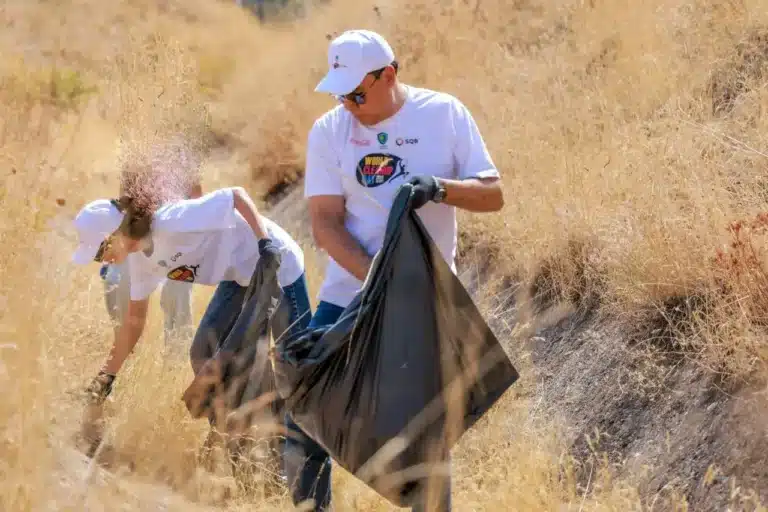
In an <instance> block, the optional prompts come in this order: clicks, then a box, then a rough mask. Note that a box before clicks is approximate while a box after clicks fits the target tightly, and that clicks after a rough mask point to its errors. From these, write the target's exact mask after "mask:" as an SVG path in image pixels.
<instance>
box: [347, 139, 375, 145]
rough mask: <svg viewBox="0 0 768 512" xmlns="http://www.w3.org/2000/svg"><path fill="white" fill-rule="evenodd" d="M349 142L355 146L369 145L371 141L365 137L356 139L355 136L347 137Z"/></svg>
mask: <svg viewBox="0 0 768 512" xmlns="http://www.w3.org/2000/svg"><path fill="white" fill-rule="evenodd" d="M349 142H351V143H352V144H354V145H355V146H370V145H371V141H369V140H365V139H356V138H354V137H352V138H351V139H349Z"/></svg>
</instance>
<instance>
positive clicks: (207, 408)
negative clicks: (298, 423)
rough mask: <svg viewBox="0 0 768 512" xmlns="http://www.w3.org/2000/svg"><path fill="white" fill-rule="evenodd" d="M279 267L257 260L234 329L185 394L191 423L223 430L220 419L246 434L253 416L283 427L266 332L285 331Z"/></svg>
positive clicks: (277, 261) (273, 261) (272, 261)
mask: <svg viewBox="0 0 768 512" xmlns="http://www.w3.org/2000/svg"><path fill="white" fill-rule="evenodd" d="M279 267H280V257H279V255H277V256H271V255H270V256H267V257H261V258H259V260H258V262H257V264H256V268H255V270H254V272H253V275H252V277H251V282H250V284H249V286H248V288H247V290H246V292H245V297H244V298H243V303H242V307H241V312H240V314H239V315H238V317H237V320H236V321H235V324H234V326H233V327H232V329H231V330H230V331H229V334H228V335H227V337H226V338H225V339H224V340H221V341H220V343H219V345H218V347H217V349H216V352H215V353H214V354H212V357H211V358H210V359H208V360H207V361H206V362H205V364H204V365H203V366H202V367H201V368H200V370H199V371H198V373H197V374H196V375H195V377H194V379H193V381H192V382H191V383H190V385H189V386H188V387H187V389H186V390H185V391H184V394H183V396H182V399H183V400H184V402H185V404H186V406H187V409H188V410H189V412H190V414H191V415H192V417H194V418H200V417H203V416H208V418H209V419H211V420H212V421H214V422H215V423H217V424H219V425H221V426H224V425H223V424H222V422H221V419H222V418H221V417H222V416H224V417H227V416H229V422H232V421H236V422H237V423H238V424H239V427H240V428H241V429H242V428H248V426H249V425H250V424H251V420H252V419H253V415H254V414H257V413H258V415H259V416H262V415H263V416H264V418H263V419H264V420H269V419H270V416H271V417H273V418H274V419H273V420H272V421H278V422H280V423H281V417H280V415H281V409H282V399H281V398H280V397H279V395H278V393H277V389H276V387H275V379H274V374H273V370H272V365H271V364H270V361H269V351H270V342H271V340H270V332H274V333H278V334H279V333H281V332H282V330H284V329H286V328H287V312H286V311H284V308H280V307H279V306H280V303H281V301H282V300H283V299H284V296H283V291H282V288H281V287H280V285H279V284H278V280H277V271H278V269H279ZM233 411H236V414H231V413H232V412H233ZM233 426H234V425H227V427H226V429H227V430H228V431H230V430H232V427H233Z"/></svg>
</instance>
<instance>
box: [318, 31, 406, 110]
mask: <svg viewBox="0 0 768 512" xmlns="http://www.w3.org/2000/svg"><path fill="white" fill-rule="evenodd" d="M394 60H395V52H393V51H392V47H390V46H389V43H387V41H386V40H385V39H384V38H383V37H381V36H380V35H379V34H377V33H376V32H372V31H370V30H347V31H346V32H344V33H342V34H341V35H340V36H339V37H337V38H336V39H334V40H333V41H331V45H330V46H329V47H328V67H329V68H330V69H329V70H328V73H327V74H326V75H325V77H323V79H322V80H321V81H320V83H318V84H317V87H315V91H316V92H327V93H331V94H338V95H342V94H349V93H350V92H352V91H354V90H355V89H356V88H357V86H358V85H360V83H361V82H362V81H363V78H365V75H367V74H368V73H370V72H371V71H376V70H377V69H381V68H385V67H387V66H389V65H390V64H392V62H393V61H394Z"/></svg>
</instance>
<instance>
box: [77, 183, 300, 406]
mask: <svg viewBox="0 0 768 512" xmlns="http://www.w3.org/2000/svg"><path fill="white" fill-rule="evenodd" d="M75 225H76V228H77V230H78V235H79V237H80V244H79V246H78V248H77V250H76V252H75V254H74V256H73V261H74V262H75V263H78V264H87V263H89V262H93V261H96V262H100V263H103V262H106V263H110V264H112V263H121V262H124V261H126V260H130V265H129V272H130V299H131V300H130V302H129V303H128V307H127V313H126V316H125V318H124V319H123V322H122V324H121V325H120V327H119V332H118V335H117V337H116V339H115V342H114V344H113V346H112V349H111V350H110V353H109V356H108V357H107V359H106V361H105V362H104V365H103V366H102V368H101V369H100V371H99V372H98V375H96V377H94V378H93V380H92V381H91V383H90V385H89V386H88V388H87V392H88V394H89V396H90V398H91V403H92V404H95V405H96V406H98V407H100V406H101V404H102V403H103V401H104V399H105V398H106V397H107V396H109V394H110V393H111V391H112V387H113V384H114V381H115V379H116V377H117V375H118V372H119V371H120V369H121V367H122V366H123V364H124V362H125V360H126V359H127V358H128V356H129V354H130V353H131V352H132V350H133V349H134V347H135V346H136V344H137V343H138V341H139V339H140V337H141V335H142V332H143V329H144V325H145V322H146V317H147V310H148V306H149V296H150V295H151V293H152V292H153V291H154V290H155V289H156V288H157V286H158V285H159V284H160V283H161V282H162V281H163V280H164V279H166V278H167V279H171V280H176V281H182V282H187V283H196V284H203V285H216V286H217V289H216V291H215V293H214V295H213V297H212V298H211V301H210V303H209V304H208V308H207V310H206V312H205V314H204V315H203V318H202V320H201V321H200V324H199V326H198V328H197V332H196V334H195V337H194V340H193V342H192V346H191V348H190V352H189V354H190V360H191V364H192V368H193V370H194V371H195V374H197V372H198V371H199V370H200V368H201V367H202V365H203V364H204V363H205V362H206V361H207V360H208V359H209V358H210V357H211V356H213V354H214V352H215V350H216V347H217V346H218V344H219V343H221V342H222V341H223V340H224V339H226V337H227V336H228V335H229V333H230V331H231V330H232V328H233V326H234V325H235V320H236V319H237V317H238V316H239V314H240V312H241V309H242V306H243V299H244V297H245V293H246V290H247V287H248V285H249V283H250V280H251V276H252V274H253V272H254V269H255V267H256V263H257V261H258V260H259V257H260V256H262V255H264V254H266V253H267V252H271V253H274V252H279V253H280V258H281V265H280V268H279V270H278V276H277V278H278V283H279V284H280V286H281V287H282V290H283V292H284V294H285V300H283V301H282V302H281V304H280V306H279V307H280V308H287V310H288V311H287V315H286V316H287V317H288V329H289V330H290V331H293V330H298V329H303V328H305V327H306V326H307V325H308V324H309V320H310V317H311V310H310V303H309V296H308V294H307V287H306V280H305V275H304V255H303V252H302V250H301V248H300V247H299V245H298V244H297V243H296V242H295V241H294V240H293V239H292V238H291V237H290V235H289V234H288V233H287V232H286V231H285V230H283V229H282V228H281V227H280V226H278V225H277V224H276V223H274V222H273V221H271V220H269V219H267V218H266V217H264V216H263V215H261V214H260V213H259V212H258V211H257V209H256V207H255V205H254V204H253V201H252V200H251V198H250V197H249V196H248V194H247V193H246V192H245V190H244V189H242V188H240V187H234V188H223V189H219V190H216V191H214V192H210V193H208V194H206V195H204V196H202V197H200V198H197V199H187V200H181V201H176V202H171V203H167V204H164V205H162V206H160V207H159V208H158V209H157V210H156V211H154V212H147V211H141V209H140V208H139V207H137V206H136V205H135V204H134V201H133V200H132V199H131V198H130V197H126V196H124V197H122V198H121V199H120V200H109V199H99V200H96V201H93V202H91V203H88V204H87V205H86V206H85V207H84V208H83V209H82V210H81V211H80V212H79V214H78V215H77V217H76V219H75ZM281 314H282V312H281ZM273 334H274V335H276V336H278V335H280V334H281V333H273Z"/></svg>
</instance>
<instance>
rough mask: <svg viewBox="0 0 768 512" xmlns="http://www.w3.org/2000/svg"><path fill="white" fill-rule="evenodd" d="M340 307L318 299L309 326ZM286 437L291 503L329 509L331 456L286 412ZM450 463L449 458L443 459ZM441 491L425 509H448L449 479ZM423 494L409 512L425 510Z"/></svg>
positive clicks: (328, 320)
mask: <svg viewBox="0 0 768 512" xmlns="http://www.w3.org/2000/svg"><path fill="white" fill-rule="evenodd" d="M343 312H344V308H342V307H340V306H337V305H335V304H331V303H329V302H323V301H320V303H319V304H318V305H317V310H316V311H315V314H314V316H312V320H311V321H310V322H309V327H324V326H326V325H331V324H334V323H335V322H336V321H337V320H338V319H339V317H340V316H341V314H342V313H343ZM286 427H287V428H288V439H286V442H285V451H286V453H285V457H284V460H285V464H286V469H285V473H286V475H287V477H288V482H289V484H292V483H293V482H295V485H291V498H292V499H293V504H294V505H298V504H300V503H301V502H303V501H305V500H314V502H315V507H314V509H313V510H315V511H316V512H320V511H323V512H324V511H326V510H330V505H331V458H330V457H329V455H328V452H326V451H325V450H324V449H323V448H322V447H321V446H320V445H318V444H317V443H316V442H315V441H313V440H312V439H311V438H310V437H309V436H307V435H306V434H305V433H304V432H303V431H302V430H301V428H299V426H298V425H296V424H295V423H294V422H293V420H291V418H290V416H288V415H286ZM446 462H447V463H448V464H450V460H448V461H446ZM444 486H445V487H444V490H443V493H442V496H441V500H440V504H439V505H438V506H437V507H436V508H433V509H431V510H429V512H450V510H451V479H450V477H448V478H447V479H446V480H445V482H444ZM425 498H426V496H420V497H418V498H417V499H416V501H415V502H414V503H413V504H412V506H411V510H412V512H427V508H426V505H427V504H426V503H425V502H424V501H425Z"/></svg>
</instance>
